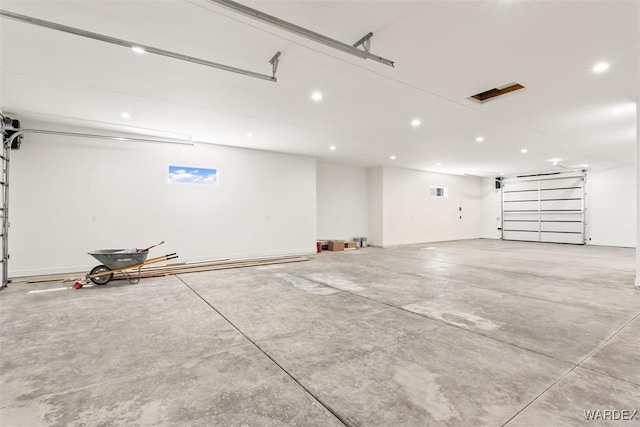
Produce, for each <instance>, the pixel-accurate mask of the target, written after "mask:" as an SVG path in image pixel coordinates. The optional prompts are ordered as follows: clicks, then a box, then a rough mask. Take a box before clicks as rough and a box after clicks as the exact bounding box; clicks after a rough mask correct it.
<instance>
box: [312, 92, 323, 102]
mask: <svg viewBox="0 0 640 427" xmlns="http://www.w3.org/2000/svg"><path fill="white" fill-rule="evenodd" d="M311 99H313V100H314V101H321V100H322V92H318V91H316V92H313V93H312V94H311Z"/></svg>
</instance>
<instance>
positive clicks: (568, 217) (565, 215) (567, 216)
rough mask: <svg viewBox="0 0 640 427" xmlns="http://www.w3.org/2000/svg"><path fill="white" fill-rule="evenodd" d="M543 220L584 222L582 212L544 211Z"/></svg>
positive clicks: (541, 216)
mask: <svg viewBox="0 0 640 427" xmlns="http://www.w3.org/2000/svg"><path fill="white" fill-rule="evenodd" d="M539 216H540V220H541V221H543V222H544V221H579V222H582V216H583V215H582V213H581V212H542V213H541V214H540V215H539Z"/></svg>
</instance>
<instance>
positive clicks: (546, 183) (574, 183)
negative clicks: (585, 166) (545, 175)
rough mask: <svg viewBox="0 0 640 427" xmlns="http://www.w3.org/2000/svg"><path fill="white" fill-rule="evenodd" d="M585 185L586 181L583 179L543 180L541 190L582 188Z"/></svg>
mask: <svg viewBox="0 0 640 427" xmlns="http://www.w3.org/2000/svg"><path fill="white" fill-rule="evenodd" d="M583 183H584V180H583V179H582V177H570V178H558V179H543V180H541V181H540V188H541V189H553V188H567V187H582V184H583Z"/></svg>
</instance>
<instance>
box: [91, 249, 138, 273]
mask: <svg viewBox="0 0 640 427" xmlns="http://www.w3.org/2000/svg"><path fill="white" fill-rule="evenodd" d="M89 255H91V256H92V257H94V258H95V259H97V260H98V261H100V262H101V263H102V264H104V265H106V266H107V267H109V268H110V269H111V270H120V269H123V268H126V267H129V266H132V265H137V264H142V263H143V262H145V261H146V260H147V255H149V252H130V251H129V252H128V251H127V249H101V250H98V251H93V252H89Z"/></svg>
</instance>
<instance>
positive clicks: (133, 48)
mask: <svg viewBox="0 0 640 427" xmlns="http://www.w3.org/2000/svg"><path fill="white" fill-rule="evenodd" d="M131 50H132V51H134V52H135V53H146V52H147V51H146V50H144V49H143V48H141V47H140V46H133V47H132V48H131Z"/></svg>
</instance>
